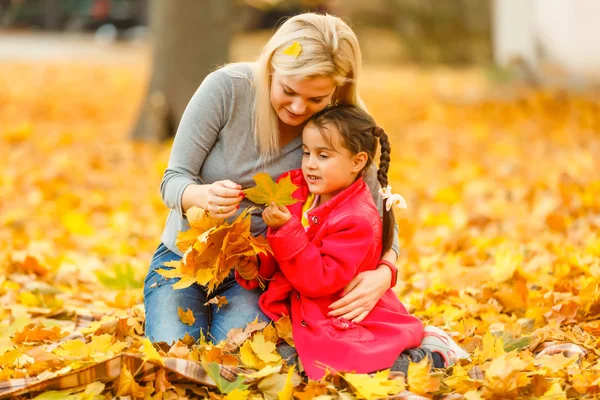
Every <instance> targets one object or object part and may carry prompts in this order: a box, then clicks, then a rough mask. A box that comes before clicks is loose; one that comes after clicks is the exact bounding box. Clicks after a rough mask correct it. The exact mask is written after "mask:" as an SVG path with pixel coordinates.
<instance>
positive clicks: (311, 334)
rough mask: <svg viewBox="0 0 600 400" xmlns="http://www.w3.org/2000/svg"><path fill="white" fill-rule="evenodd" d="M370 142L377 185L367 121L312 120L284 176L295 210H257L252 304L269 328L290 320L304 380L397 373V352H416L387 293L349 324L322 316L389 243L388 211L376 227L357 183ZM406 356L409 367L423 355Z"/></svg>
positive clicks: (415, 326) (368, 159) (382, 175)
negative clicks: (262, 238) (262, 233)
mask: <svg viewBox="0 0 600 400" xmlns="http://www.w3.org/2000/svg"><path fill="white" fill-rule="evenodd" d="M378 140H379V142H381V148H382V149H381V150H382V151H381V157H380V163H379V170H378V174H377V175H378V180H379V182H380V183H381V186H382V187H386V186H387V184H388V182H387V171H388V169H389V162H390V157H389V154H390V147H389V143H388V140H387V135H386V134H385V132H383V130H382V129H381V128H379V127H377V126H376V124H375V122H374V121H373V119H372V118H371V117H370V116H369V115H368V114H367V113H366V112H364V111H362V110H361V109H359V108H357V107H354V106H339V107H334V108H329V109H326V110H324V111H322V112H320V113H318V114H316V115H315V116H314V117H313V118H312V119H311V120H310V121H309V122H308V123H307V125H306V126H305V128H304V130H303V132H302V147H303V157H302V170H295V171H291V172H289V175H290V176H291V179H292V182H293V183H295V184H296V185H298V186H299V188H298V189H297V190H296V191H295V192H294V194H293V197H294V198H296V199H299V200H301V202H298V203H296V204H294V205H292V206H289V207H288V208H286V207H281V206H276V205H275V204H271V206H269V207H267V208H266V209H265V211H264V212H263V218H264V221H265V223H266V224H267V226H268V227H269V229H268V232H267V239H268V240H269V244H270V245H271V248H272V250H273V257H262V258H261V260H260V261H261V268H260V271H259V272H260V275H261V276H262V277H263V278H270V282H269V286H268V289H267V290H266V292H265V293H264V294H262V296H261V297H260V300H259V305H260V307H261V309H262V311H263V312H264V313H265V314H266V315H267V316H268V317H269V318H271V319H273V320H275V321H276V320H278V319H279V318H281V317H282V316H283V315H290V316H291V320H292V326H293V337H294V342H295V345H296V350H297V353H298V355H299V357H300V360H301V361H302V364H303V367H304V369H305V371H306V373H307V375H308V376H309V377H310V378H312V379H319V378H320V377H322V376H323V374H324V373H325V369H324V366H328V367H331V368H333V369H335V370H338V371H340V370H341V371H356V372H358V373H368V372H373V371H376V370H380V369H385V368H391V367H393V366H396V367H399V369H404V368H403V366H406V365H407V364H408V358H407V357H409V355H407V354H405V357H404V360H403V357H402V356H401V353H403V351H405V350H407V349H413V348H416V347H418V346H419V344H421V339H422V337H423V324H422V323H421V321H420V320H418V319H417V318H415V317H414V316H412V315H410V314H409V313H408V312H407V311H406V308H405V307H404V306H403V305H402V303H401V302H400V301H399V300H398V297H397V296H396V294H395V293H394V292H393V291H392V290H391V289H390V290H388V291H387V292H386V293H385V294H384V295H383V296H382V297H381V299H380V300H379V302H378V303H377V305H376V306H375V308H373V310H372V311H371V312H370V313H369V315H368V316H367V317H366V318H365V319H364V320H363V321H361V322H360V323H358V324H357V323H354V322H351V321H348V320H346V319H343V318H336V317H332V316H330V315H329V312H330V309H329V305H330V304H331V303H332V302H334V301H336V300H337V299H339V298H340V296H341V293H342V290H343V288H344V287H345V286H346V285H347V284H348V283H349V282H350V281H351V280H352V279H353V278H354V277H355V276H356V275H357V274H358V273H360V272H362V271H368V270H372V269H374V268H376V267H377V265H378V264H380V263H381V256H382V254H385V252H387V251H388V250H389V249H390V246H391V243H392V240H393V235H394V229H393V224H394V217H393V211H392V210H391V209H390V208H388V209H387V210H386V211H384V219H383V226H382V223H381V219H380V216H379V212H378V211H377V208H376V206H375V203H374V201H373V197H372V195H371V192H370V191H369V188H368V187H367V185H366V183H365V182H364V181H363V178H362V176H363V173H364V171H365V170H366V168H368V167H369V166H370V165H371V163H372V162H373V158H374V156H375V153H376V150H377V142H378ZM286 175H288V174H284V175H283V176H286ZM283 176H282V177H283ZM271 275H272V276H271ZM238 279H240V278H239V277H238ZM240 283H242V284H243V285H244V286H247V285H248V283H246V284H244V282H240ZM415 350H417V352H416V353H414V352H413V353H412V354H411V356H413V357H412V358H413V359H414V358H415V357H416V358H419V359H420V358H423V357H424V356H431V353H430V352H429V351H427V350H424V349H415ZM419 355H420V356H419ZM403 361H404V362H403ZM414 361H417V360H414ZM442 363H443V362H442ZM444 364H445V363H444ZM443 366H444V365H436V367H443ZM404 372H406V371H404Z"/></svg>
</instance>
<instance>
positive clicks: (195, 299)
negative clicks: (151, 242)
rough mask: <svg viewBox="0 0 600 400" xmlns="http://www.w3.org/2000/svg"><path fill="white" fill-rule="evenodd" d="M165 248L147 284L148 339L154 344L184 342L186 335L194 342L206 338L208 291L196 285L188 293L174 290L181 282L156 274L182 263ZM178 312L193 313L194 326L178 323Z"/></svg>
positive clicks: (157, 256)
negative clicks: (178, 262)
mask: <svg viewBox="0 0 600 400" xmlns="http://www.w3.org/2000/svg"><path fill="white" fill-rule="evenodd" d="M180 259H181V257H179V256H178V255H177V254H175V253H173V252H172V251H170V250H169V249H167V247H166V246H165V245H164V244H162V243H161V244H160V246H158V249H157V250H156V253H155V254H154V257H152V261H151V263H150V269H149V270H148V274H147V275H146V279H145V280H144V308H145V310H146V328H145V330H146V336H147V337H148V338H149V339H150V340H151V341H152V342H166V343H168V344H172V343H173V342H175V341H177V340H180V339H183V337H184V336H185V335H186V333H187V334H189V335H190V336H192V337H193V338H194V339H198V338H199V337H200V332H203V334H205V335H206V334H207V331H208V322H209V310H208V307H206V306H204V303H206V294H205V293H206V292H205V289H204V288H202V287H200V286H199V285H197V284H194V285H192V286H190V287H188V288H185V289H178V290H175V289H173V287H172V284H173V283H175V282H177V281H178V280H179V278H172V279H167V278H165V277H163V276H162V275H160V274H159V273H157V272H156V270H157V269H160V268H164V269H170V268H168V267H165V266H163V263H165V262H167V261H173V260H180ZM178 308H181V309H182V310H183V311H187V309H188V308H189V309H191V310H192V312H193V313H194V317H195V318H196V321H195V322H194V324H193V325H192V326H189V325H186V324H184V323H183V322H181V320H180V319H179V315H178V312H177V310H178Z"/></svg>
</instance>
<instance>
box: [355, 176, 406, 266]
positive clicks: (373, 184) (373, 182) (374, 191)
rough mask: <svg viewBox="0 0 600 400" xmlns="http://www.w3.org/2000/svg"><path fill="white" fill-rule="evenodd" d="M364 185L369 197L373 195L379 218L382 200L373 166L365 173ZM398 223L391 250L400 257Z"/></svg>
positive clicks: (395, 224)
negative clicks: (366, 187)
mask: <svg viewBox="0 0 600 400" xmlns="http://www.w3.org/2000/svg"><path fill="white" fill-rule="evenodd" d="M364 180H365V183H366V184H367V185H368V186H369V190H370V191H371V195H373V200H374V201H375V204H376V205H377V210H378V211H379V216H380V217H382V216H383V210H384V208H383V207H384V205H383V199H382V198H381V195H379V189H381V185H380V184H379V181H378V180H377V169H376V167H375V165H374V164H371V166H370V167H369V168H368V169H367V173H366V174H365V177H364ZM398 233H399V230H398V222H396V221H394V241H393V242H392V250H394V251H395V252H396V255H397V256H399V255H400V241H399V240H398Z"/></svg>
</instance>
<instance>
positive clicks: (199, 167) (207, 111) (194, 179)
mask: <svg viewBox="0 0 600 400" xmlns="http://www.w3.org/2000/svg"><path fill="white" fill-rule="evenodd" d="M253 106H254V89H253V86H252V68H251V64H249V63H239V64H230V65H227V66H225V67H223V68H220V69H218V70H216V71H214V72H212V73H211V74H209V75H208V76H207V77H206V78H205V79H204V81H203V82H202V84H201V85H200V87H199V88H198V90H197V91H196V93H195V94H194V95H193V96H192V99H191V100H190V102H189V104H188V105H187V107H186V109H185V112H184V113H183V116H182V118H181V122H180V123H179V127H178V129H177V134H176V135H175V140H174V142H173V148H172V149H171V156H170V158H169V165H168V167H167V169H166V171H165V174H164V176H163V180H162V183H161V185H160V192H161V195H162V199H163V202H164V203H165V204H166V205H167V207H169V208H170V209H171V211H170V213H169V216H168V217H167V222H166V225H165V229H164V231H163V234H162V238H161V239H162V241H163V243H164V244H165V246H166V247H167V248H168V249H169V250H171V251H172V252H174V253H176V254H178V255H182V253H181V251H180V250H179V249H178V248H177V246H175V239H176V237H177V233H178V232H179V231H185V230H187V229H189V224H188V222H187V219H186V218H185V216H184V214H183V210H182V206H181V197H182V195H183V191H184V190H185V188H186V187H187V186H188V185H190V184H194V183H196V184H209V183H213V182H216V181H220V180H225V179H229V180H231V181H233V182H235V183H238V184H240V185H241V186H242V188H243V189H246V188H249V187H252V186H255V183H254V181H253V180H252V176H254V175H255V174H256V173H257V172H267V173H268V174H269V175H270V176H271V177H272V178H273V179H276V178H277V177H278V176H279V175H281V174H282V173H284V172H286V171H289V170H292V169H297V168H300V165H301V162H302V138H301V137H300V136H299V137H297V138H295V139H293V140H292V141H291V142H289V143H288V144H286V145H285V146H284V147H283V149H282V150H281V153H280V155H279V156H278V157H277V158H276V159H274V160H272V161H270V162H268V163H266V164H265V163H263V164H259V158H260V154H259V152H258V150H257V147H256V142H255V140H254V112H253ZM365 181H366V182H367V184H368V185H369V187H370V188H371V192H372V193H373V198H374V200H375V202H376V204H377V207H378V208H379V210H380V213H381V210H382V200H381V197H380V196H379V194H378V189H379V183H378V182H377V174H376V169H375V167H374V166H372V167H371V168H369V171H368V172H367V174H366V176H365ZM250 206H256V204H254V203H252V202H250V201H249V200H247V199H243V200H242V203H241V204H240V210H238V213H239V212H241V210H243V209H244V208H246V207H250ZM262 208H263V207H261V208H260V209H258V210H255V211H254V212H253V213H252V225H251V230H252V234H253V235H255V236H256V235H260V234H264V233H265V232H266V230H267V227H266V225H265V223H264V221H263V220H262V217H261V212H262ZM397 229H398V227H397V225H396V228H395V231H396V233H397ZM393 249H394V250H395V251H396V253H398V235H395V238H394V244H393Z"/></svg>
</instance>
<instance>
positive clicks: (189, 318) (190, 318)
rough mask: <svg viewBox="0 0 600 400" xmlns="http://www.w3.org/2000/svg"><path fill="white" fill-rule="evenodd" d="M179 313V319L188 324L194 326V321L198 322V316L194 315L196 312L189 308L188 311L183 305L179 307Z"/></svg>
mask: <svg viewBox="0 0 600 400" xmlns="http://www.w3.org/2000/svg"><path fill="white" fill-rule="evenodd" d="M177 315H179V320H180V321H181V322H183V323H184V324H186V325H189V326H192V325H194V322H196V317H194V312H193V311H192V310H191V309H190V308H188V309H187V310H186V311H183V309H182V308H181V307H177Z"/></svg>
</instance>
